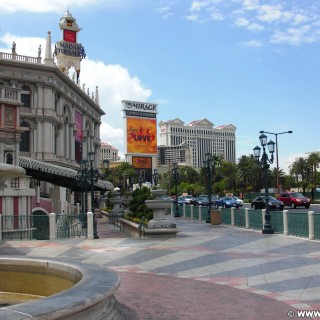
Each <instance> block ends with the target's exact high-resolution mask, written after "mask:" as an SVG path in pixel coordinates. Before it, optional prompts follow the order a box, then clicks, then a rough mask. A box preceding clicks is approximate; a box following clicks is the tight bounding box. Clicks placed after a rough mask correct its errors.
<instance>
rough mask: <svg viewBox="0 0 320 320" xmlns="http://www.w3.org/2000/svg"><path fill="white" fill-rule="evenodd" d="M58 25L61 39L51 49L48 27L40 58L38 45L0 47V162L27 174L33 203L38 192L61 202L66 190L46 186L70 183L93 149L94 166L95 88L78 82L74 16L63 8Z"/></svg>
mask: <svg viewBox="0 0 320 320" xmlns="http://www.w3.org/2000/svg"><path fill="white" fill-rule="evenodd" d="M59 26H60V29H61V32H62V40H60V41H58V42H57V43H56V46H55V50H54V52H52V51H51V47H52V44H51V33H50V32H48V34H47V39H46V48H45V52H44V58H43V57H42V50H41V47H39V48H38V55H37V56H36V57H29V56H24V55H20V54H18V51H19V49H18V48H19V44H16V43H13V45H12V52H11V53H1V52H0V163H3V164H5V165H14V166H19V165H20V166H22V167H24V168H25V169H26V172H27V174H28V175H30V176H31V175H32V176H33V178H34V179H35V181H36V185H37V186H38V192H37V199H36V201H35V204H34V206H33V207H35V206H38V207H40V208H41V207H43V206H42V205H41V200H40V193H42V194H45V195H53V194H58V193H59V196H58V197H57V198H56V200H57V199H58V201H57V202H61V203H62V202H65V201H67V199H66V196H65V195H66V194H68V192H66V191H64V192H62V193H61V192H52V188H56V187H57V186H58V187H59V188H64V189H68V188H70V186H76V183H74V182H73V181H72V180H74V178H75V175H76V173H77V170H79V167H80V162H81V160H83V159H87V158H88V153H89V152H94V153H95V154H96V157H95V160H94V167H100V159H99V155H100V123H101V120H100V119H101V116H102V115H104V111H103V110H102V109H101V107H100V105H99V93H98V88H97V87H96V88H95V90H94V92H90V91H89V88H88V89H86V88H85V84H80V62H81V60H82V59H83V58H85V53H84V48H83V47H82V45H81V44H79V43H78V42H77V33H78V31H79V30H80V28H79V27H78V25H77V23H76V20H75V19H74V18H73V17H72V15H71V14H70V13H69V12H67V13H66V14H65V16H64V17H63V18H61V19H60V24H59ZM72 70H74V74H73V75H71V77H69V73H70V72H71V71H72ZM35 173H38V174H37V176H34V174H35ZM11 178H12V177H11ZM41 181H43V183H41V191H40V182H41ZM9 184H10V183H9ZM9 184H8V183H7V186H8V185H9ZM110 185H111V184H110ZM108 187H111V186H108V185H105V189H108ZM103 188H104V187H103ZM71 190H72V188H71ZM69 201H70V202H73V201H72V200H71V198H70V199H69ZM53 202H54V201H53ZM65 206H66V205H65V204H60V205H59V206H58V207H57V208H56V209H57V210H61V211H62V209H63V208H65ZM0 208H1V204H0ZM50 210H54V203H53V204H52V207H51V208H50V206H49V207H48V209H46V210H44V211H46V212H48V211H49V212H50Z"/></svg>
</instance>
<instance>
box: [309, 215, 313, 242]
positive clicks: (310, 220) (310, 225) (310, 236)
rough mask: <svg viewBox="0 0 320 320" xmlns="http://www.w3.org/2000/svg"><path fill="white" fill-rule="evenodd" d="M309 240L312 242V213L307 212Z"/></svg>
mask: <svg viewBox="0 0 320 320" xmlns="http://www.w3.org/2000/svg"><path fill="white" fill-rule="evenodd" d="M308 225H309V239H310V240H314V212H313V211H308Z"/></svg>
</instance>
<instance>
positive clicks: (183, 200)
mask: <svg viewBox="0 0 320 320" xmlns="http://www.w3.org/2000/svg"><path fill="white" fill-rule="evenodd" d="M173 202H174V203H175V200H174V201H173ZM178 204H179V205H183V204H187V201H186V199H185V197H184V196H179V197H178Z"/></svg>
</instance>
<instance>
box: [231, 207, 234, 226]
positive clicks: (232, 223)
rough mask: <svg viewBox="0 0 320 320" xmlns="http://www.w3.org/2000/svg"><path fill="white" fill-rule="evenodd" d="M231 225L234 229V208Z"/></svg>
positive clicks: (232, 209)
mask: <svg viewBox="0 0 320 320" xmlns="http://www.w3.org/2000/svg"><path fill="white" fill-rule="evenodd" d="M231 225H232V226H233V227H234V208H231Z"/></svg>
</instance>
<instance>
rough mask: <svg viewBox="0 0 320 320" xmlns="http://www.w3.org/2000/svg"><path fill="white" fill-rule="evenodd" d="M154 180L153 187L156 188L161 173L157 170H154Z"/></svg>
mask: <svg viewBox="0 0 320 320" xmlns="http://www.w3.org/2000/svg"><path fill="white" fill-rule="evenodd" d="M152 178H153V185H154V186H155V187H156V186H157V185H158V179H159V173H158V170H157V169H154V170H153V175H152Z"/></svg>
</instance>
